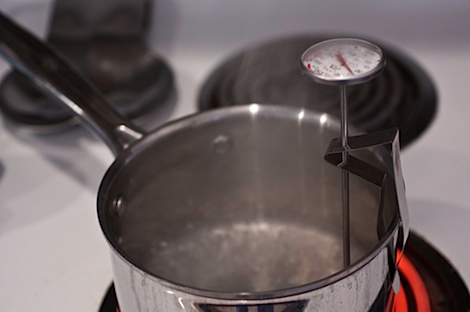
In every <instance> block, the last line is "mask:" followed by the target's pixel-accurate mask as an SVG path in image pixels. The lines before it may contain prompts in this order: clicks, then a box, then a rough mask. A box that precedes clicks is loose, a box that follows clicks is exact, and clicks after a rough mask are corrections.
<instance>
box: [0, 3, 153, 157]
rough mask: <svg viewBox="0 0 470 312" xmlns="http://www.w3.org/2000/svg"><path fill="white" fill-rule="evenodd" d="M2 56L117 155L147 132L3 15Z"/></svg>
mask: <svg viewBox="0 0 470 312" xmlns="http://www.w3.org/2000/svg"><path fill="white" fill-rule="evenodd" d="M0 55H1V56H2V57H3V58H4V59H5V60H6V61H7V62H8V63H10V64H11V65H12V66H13V67H15V68H16V69H17V70H18V71H19V72H21V73H22V74H23V75H25V76H26V77H27V78H28V79H29V80H30V81H31V82H32V83H33V84H34V85H35V86H36V87H38V88H39V89H40V90H41V91H42V92H44V94H45V95H47V96H48V97H49V98H51V100H53V101H54V102H56V103H58V104H60V105H61V106H63V107H65V108H66V109H68V110H69V111H70V112H71V113H72V114H74V115H75V116H77V117H78V118H80V120H81V122H82V123H83V124H84V126H86V127H87V128H88V129H89V130H90V131H92V132H93V133H95V134H96V135H97V136H98V137H99V138H100V139H101V140H102V141H104V142H105V143H106V145H108V147H109V148H110V149H111V151H112V152H113V154H114V155H115V156H117V155H118V154H119V153H120V152H122V151H123V150H124V149H126V148H127V147H128V146H129V145H130V144H131V143H133V142H134V141H137V140H139V139H140V138H142V137H143V135H144V133H145V132H144V131H143V130H142V129H139V128H138V127H136V126H135V125H133V124H132V123H131V122H130V121H128V120H126V119H125V118H123V117H122V116H121V115H120V114H119V113H118V112H116V111H115V110H114V109H113V108H112V107H111V105H110V104H109V103H108V101H107V100H106V99H105V98H104V96H103V95H102V93H101V92H100V91H99V90H98V88H97V87H96V86H95V85H94V84H93V83H91V82H90V81H89V80H88V79H87V78H86V77H85V76H84V75H83V74H82V73H81V72H80V71H78V70H77V69H75V68H74V67H73V65H71V64H70V63H69V62H68V61H67V60H66V59H65V58H64V57H63V56H62V55H61V54H60V53H59V52H58V51H56V50H55V49H54V48H53V47H51V46H49V45H48V44H47V43H44V42H42V41H40V40H39V39H38V38H36V37H35V36H34V35H32V34H31V33H30V32H28V31H27V30H25V29H24V28H22V27H21V26H19V25H18V24H16V23H15V22H13V21H12V20H10V19H9V18H8V17H6V16H5V15H4V14H3V13H2V12H0Z"/></svg>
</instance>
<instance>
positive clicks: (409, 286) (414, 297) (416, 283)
mask: <svg viewBox="0 0 470 312" xmlns="http://www.w3.org/2000/svg"><path fill="white" fill-rule="evenodd" d="M400 276H401V285H402V288H401V290H400V292H399V293H398V295H397V296H395V298H394V307H393V309H392V311H391V312H431V311H435V312H468V311H470V294H469V292H468V289H467V287H466V286H465V284H464V282H463V281H462V279H461V278H460V276H459V274H458V273H457V271H455V269H454V268H453V267H452V265H451V264H450V263H449V261H448V260H447V259H445V258H444V257H443V256H442V255H441V254H440V253H439V252H438V251H437V250H436V249H434V248H433V247H432V246H431V245H429V244H428V243H427V242H426V241H425V240H424V239H423V238H422V237H420V236H418V235H417V234H415V233H413V232H410V236H409V238H408V242H407V244H406V251H405V257H404V258H403V260H402V262H401V263H400ZM99 312H119V308H118V303H117V299H116V292H115V290H114V286H113V285H111V287H109V289H108V292H107V294H106V296H105V298H104V300H103V303H102V304H101V307H100V310H99Z"/></svg>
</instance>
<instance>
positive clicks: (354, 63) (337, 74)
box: [300, 38, 385, 85]
mask: <svg viewBox="0 0 470 312" xmlns="http://www.w3.org/2000/svg"><path fill="white" fill-rule="evenodd" d="M300 63H301V64H300V65H301V68H302V71H303V72H304V73H305V74H306V75H307V76H309V77H311V78H313V79H314V80H315V81H317V82H320V83H323V84H333V85H352V84H358V83H362V82H366V81H368V80H370V79H372V78H375V77H376V76H377V75H379V74H380V72H381V71H382V70H383V68H384V66H385V60H384V57H383V53H382V50H381V49H380V48H379V47H378V46H376V45H375V44H372V43H370V42H367V41H364V40H360V39H350V38H343V39H332V40H327V41H323V42H320V43H317V44H315V45H313V46H311V47H310V48H309V49H307V51H305V52H304V54H303V55H302V57H301V60H300Z"/></svg>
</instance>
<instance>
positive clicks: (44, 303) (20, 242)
mask: <svg viewBox="0 0 470 312" xmlns="http://www.w3.org/2000/svg"><path fill="white" fill-rule="evenodd" d="M343 2H344V3H343ZM36 3H39V4H36ZM49 4H50V2H44V1H42V2H40V1H39V2H38V1H29V2H26V1H24V6H23V7H21V9H18V3H17V2H15V1H13V0H10V1H5V0H2V1H0V10H2V11H4V12H7V13H9V14H10V15H11V16H13V17H15V18H17V20H19V21H22V22H23V23H25V24H26V25H28V23H29V24H34V21H32V20H31V18H32V17H31V16H33V17H34V16H37V20H36V21H35V22H38V21H39V23H41V21H42V20H44V19H46V18H48V14H49V12H50V11H49ZM367 6H369V7H367ZM154 11H155V12H156V14H155V17H154V18H155V23H154V25H153V28H152V32H151V36H150V40H151V43H152V46H153V47H154V48H155V49H156V50H158V51H159V52H160V53H161V54H162V55H163V56H164V57H165V59H166V60H167V61H168V62H169V63H170V66H171V67H172V68H173V70H174V72H175V76H176V78H177V81H176V82H177V88H178V103H177V107H176V109H175V110H174V112H173V114H172V116H171V118H176V117H180V116H183V115H185V114H188V113H191V112H194V111H195V110H196V97H197V93H198V88H199V87H200V85H201V83H202V82H203V80H204V79H205V78H206V77H207V75H208V74H209V72H210V71H211V70H212V69H213V68H214V67H215V66H216V65H217V64H218V62H220V61H221V60H223V59H224V58H225V57H227V56H228V55H229V53H232V52H234V50H235V49H240V48H241V47H243V46H246V45H247V44H250V43H254V42H257V41H258V40H260V39H267V38H274V37H276V36H280V35H285V34H289V33H305V32H306V31H308V30H310V29H314V30H315V31H316V32H318V31H328V32H331V31H344V30H346V31H350V32H355V33H358V34H364V35H369V36H374V37H377V38H380V39H381V40H382V41H386V42H388V43H390V44H391V45H394V46H396V47H397V48H400V49H402V50H403V51H404V52H407V53H408V54H409V55H410V56H411V57H413V58H415V59H416V60H418V61H419V63H420V64H421V65H422V66H423V67H424V68H425V70H426V71H428V73H429V74H430V75H431V77H432V78H433V80H434V82H435V84H436V86H437V88H438V95H439V108H438V109H439V111H438V114H437V117H436V119H435V120H434V122H433V124H432V125H431V126H430V127H429V129H428V130H427V131H426V132H425V133H424V134H423V135H422V136H421V137H420V138H419V139H418V140H417V141H416V142H414V143H413V144H411V145H410V146H409V147H408V148H407V149H406V150H405V151H404V152H403V154H402V162H403V173H404V176H405V179H406V186H407V196H408V202H409V209H410V217H411V226H412V229H414V230H415V231H417V232H418V233H420V234H422V235H424V237H425V238H427V240H428V241H429V242H431V243H432V244H433V245H434V246H436V247H437V248H438V249H439V250H440V251H441V252H442V253H444V254H445V255H446V257H447V258H448V259H449V260H450V261H451V262H452V263H453V264H454V266H455V267H456V268H457V270H458V271H459V272H460V273H461V275H462V277H463V278H464V280H465V281H466V283H467V284H470V243H469V242H468V239H467V235H469V232H470V228H469V227H468V224H470V187H469V184H467V183H468V182H467V181H468V179H469V177H470V165H468V163H469V161H470V147H467V145H466V144H467V143H468V142H467V141H468V138H467V137H466V134H467V133H470V121H469V116H470V102H469V101H468V98H467V96H466V95H467V93H468V76H469V74H470V32H468V30H469V29H470V20H469V19H468V17H466V16H465V17H464V15H465V14H464V13H463V12H467V13H468V12H470V3H469V2H468V1H463V0H462V1H456V2H453V3H452V4H450V3H449V4H445V3H441V2H439V1H430V2H429V3H426V6H425V4H424V3H423V7H422V8H421V7H418V6H417V5H410V4H408V2H406V1H402V2H401V1H398V2H396V3H395V4H393V5H392V4H389V3H382V2H381V3H379V2H377V3H374V4H373V5H372V4H371V3H369V2H355V3H353V2H348V1H339V0H338V1H332V2H329V4H322V3H320V1H293V2H289V4H287V2H286V3H285V4H284V2H283V1H280V0H279V1H267V0H266V1H257V2H256V4H255V2H254V1H253V2H250V1H235V0H231V1H224V2H223V3H222V1H221V2H216V1H210V0H204V1H199V2H198V5H196V3H190V2H189V1H187V2H186V1H183V0H179V1H169V0H167V1H158V3H157V5H156V6H155V9H154ZM318 12H323V13H322V14H320V13H318ZM417 12H421V13H420V14H421V15H419V14H418V15H417V14H416V13H417ZM358 16H359V17H360V18H358ZM34 18H36V17H34ZM44 29H45V28H44V27H42V28H37V27H36V28H35V32H36V33H37V34H39V35H43V33H44ZM7 69H8V66H7V65H6V64H5V63H4V62H3V61H2V62H1V63H0V70H1V72H2V73H4V72H6V71H7ZM0 146H1V147H0V281H1V283H0V311H8V312H10V311H11V312H16V311H20V312H22V311H98V307H99V305H100V303H101V300H102V299H103V295H104V293H105V291H106V289H107V287H108V286H109V285H110V283H111V281H112V273H111V267H110V260H109V255H108V247H107V244H106V242H105V240H104V238H103V236H102V234H101V230H100V228H99V225H98V221H97V217H96V208H95V202H96V193H97V189H98V186H99V183H100V180H101V178H102V176H103V174H104V172H105V170H106V168H107V167H108V166H109V165H110V164H111V162H112V159H113V158H112V155H111V153H110V152H109V151H108V150H107V148H106V147H105V146H104V145H103V144H102V143H101V142H99V141H97V140H96V139H94V137H93V136H92V135H90V134H88V133H87V132H86V131H85V130H83V129H81V128H78V127H77V128H75V129H71V130H69V131H66V132H63V133H59V134H54V135H31V134H28V133H21V132H19V131H18V130H17V129H16V128H12V127H10V126H7V125H6V124H5V122H4V121H0Z"/></svg>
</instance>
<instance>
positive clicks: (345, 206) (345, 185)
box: [341, 85, 351, 268]
mask: <svg viewBox="0 0 470 312" xmlns="http://www.w3.org/2000/svg"><path fill="white" fill-rule="evenodd" d="M347 101H348V98H347V88H346V85H341V144H342V146H343V148H344V149H345V151H343V153H342V164H345V163H346V162H347V161H348V152H347V151H346V149H347V147H348V135H349V134H348V105H347ZM341 186H342V217H343V265H344V267H345V268H346V267H348V266H349V265H350V264H351V242H350V235H349V233H350V225H349V173H348V172H347V171H345V170H342V173H341Z"/></svg>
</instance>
